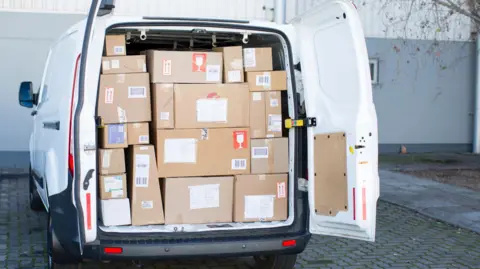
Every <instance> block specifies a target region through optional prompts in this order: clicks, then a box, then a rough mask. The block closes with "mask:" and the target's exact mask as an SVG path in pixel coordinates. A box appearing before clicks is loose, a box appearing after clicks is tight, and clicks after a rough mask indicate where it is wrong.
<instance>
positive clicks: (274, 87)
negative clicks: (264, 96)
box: [247, 71, 287, 92]
mask: <svg viewBox="0 0 480 269" xmlns="http://www.w3.org/2000/svg"><path fill="white" fill-rule="evenodd" d="M247 82H248V87H249V88H250V91H252V92H259V91H286V90H287V72H285V71H268V72H248V73H247Z"/></svg>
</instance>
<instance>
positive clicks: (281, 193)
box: [277, 182, 287, 198]
mask: <svg viewBox="0 0 480 269" xmlns="http://www.w3.org/2000/svg"><path fill="white" fill-rule="evenodd" d="M285 197H287V185H286V184H285V182H278V183H277V198H285Z"/></svg>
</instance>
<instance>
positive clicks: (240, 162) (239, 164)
mask: <svg viewBox="0 0 480 269" xmlns="http://www.w3.org/2000/svg"><path fill="white" fill-rule="evenodd" d="M245 169H247V160H246V159H233V160H232V170H245Z"/></svg>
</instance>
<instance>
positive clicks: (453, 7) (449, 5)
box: [434, 0, 480, 25]
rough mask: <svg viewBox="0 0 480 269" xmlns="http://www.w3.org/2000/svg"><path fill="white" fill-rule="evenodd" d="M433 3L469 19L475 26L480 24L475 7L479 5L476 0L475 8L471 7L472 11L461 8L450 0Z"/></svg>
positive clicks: (435, 0)
mask: <svg viewBox="0 0 480 269" xmlns="http://www.w3.org/2000/svg"><path fill="white" fill-rule="evenodd" d="M434 2H436V3H438V4H439V5H441V6H444V7H446V8H448V9H450V10H452V11H453V12H456V13H459V14H462V15H464V16H467V17H469V18H471V19H472V20H473V21H474V22H475V23H476V24H477V25H478V24H480V15H479V14H478V12H477V9H476V6H477V5H478V4H479V3H478V2H479V1H478V0H476V1H475V3H474V4H475V5H476V6H475V7H472V11H470V10H468V9H465V8H463V7H461V6H460V5H459V4H458V3H455V2H453V1H452V0H434Z"/></svg>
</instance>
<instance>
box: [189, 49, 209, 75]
mask: <svg viewBox="0 0 480 269" xmlns="http://www.w3.org/2000/svg"><path fill="white" fill-rule="evenodd" d="M206 67H207V54H205V53H194V54H193V56H192V72H205V71H206V69H207V68H206Z"/></svg>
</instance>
